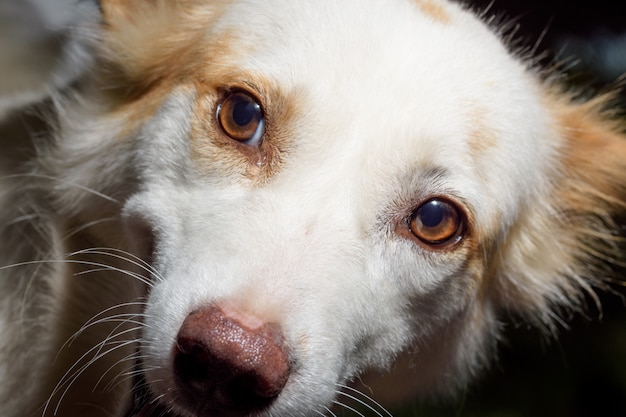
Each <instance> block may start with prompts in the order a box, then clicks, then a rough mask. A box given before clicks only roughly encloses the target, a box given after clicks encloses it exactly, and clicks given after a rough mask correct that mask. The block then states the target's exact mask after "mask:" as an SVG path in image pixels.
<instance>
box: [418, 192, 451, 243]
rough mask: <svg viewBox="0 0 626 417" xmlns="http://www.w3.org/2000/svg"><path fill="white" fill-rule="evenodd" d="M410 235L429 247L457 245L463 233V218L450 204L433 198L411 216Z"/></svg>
mask: <svg viewBox="0 0 626 417" xmlns="http://www.w3.org/2000/svg"><path fill="white" fill-rule="evenodd" d="M409 228H410V229H411V233H413V235H415V237H417V238H418V239H419V240H421V241H422V242H424V243H426V244H428V245H431V246H440V245H447V244H454V243H457V242H458V241H459V240H460V239H461V237H462V233H463V216H462V215H461V213H460V212H459V209H458V208H457V207H456V206H455V205H454V204H452V203H450V202H448V201H446V200H444V199H439V198H433V199H431V200H428V201H426V202H425V203H424V204H422V205H421V206H419V207H418V208H417V210H415V211H414V212H413V214H411V218H410V221H409Z"/></svg>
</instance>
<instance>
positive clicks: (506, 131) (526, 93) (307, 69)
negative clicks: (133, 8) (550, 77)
mask: <svg viewBox="0 0 626 417" xmlns="http://www.w3.org/2000/svg"><path fill="white" fill-rule="evenodd" d="M256 7H257V6H256V4H251V3H242V4H241V7H239V8H238V7H235V8H233V9H230V11H229V12H228V13H227V14H226V15H225V16H224V18H223V19H222V22H221V23H219V24H218V25H217V26H218V29H219V30H221V31H223V32H224V33H226V32H228V33H233V30H234V29H237V28H239V31H236V30H235V32H237V36H235V37H234V39H235V40H234V45H233V46H234V48H235V49H238V48H240V49H241V50H245V51H246V53H245V54H241V55H236V57H235V59H234V62H236V64H237V67H238V70H240V71H242V72H243V73H249V74H254V76H255V77H260V78H261V79H267V80H269V84H270V85H279V86H280V89H281V90H282V91H296V92H297V94H298V95H299V96H298V101H299V103H300V105H301V107H303V109H302V108H301V112H300V116H299V117H300V118H305V119H307V120H306V124H308V125H314V126H315V129H308V130H307V134H309V135H310V136H311V137H306V135H305V134H304V133H300V132H296V134H295V136H296V138H294V140H297V141H299V143H297V144H295V147H296V148H297V147H308V148H307V152H302V153H301V155H306V157H305V158H306V159H307V160H310V161H311V164H322V165H324V164H325V165H328V166H330V165H332V166H334V167H338V166H339V167H341V166H343V167H344V170H345V171H348V170H349V171H350V172H351V173H353V175H356V176H358V177H359V178H360V181H364V182H368V181H370V180H371V178H370V177H372V176H375V177H377V182H378V183H382V184H384V183H385V176H388V177H389V178H390V179H391V178H398V177H400V176H402V175H403V172H407V171H408V172H415V173H416V174H415V175H418V176H419V175H421V173H423V172H433V171H438V172H445V173H448V174H449V178H450V184H451V187H453V188H454V189H455V190H459V191H458V192H459V193H460V194H463V195H462V197H463V198H468V199H471V198H474V199H475V200H476V204H479V203H478V200H484V201H487V200H490V201H493V202H496V203H495V204H496V205H500V206H501V207H505V206H514V205H515V203H514V201H513V200H518V199H520V198H523V197H521V195H522V194H524V190H526V189H528V187H532V186H534V184H535V179H537V178H536V177H540V176H541V172H542V170H543V165H545V164H546V160H544V158H549V155H550V153H551V150H550V146H551V145H546V143H548V142H549V141H545V140H544V139H545V138H544V137H543V136H545V135H546V134H547V127H546V126H547V124H548V123H549V122H548V121H547V120H545V116H544V115H542V114H541V112H542V110H540V109H541V108H542V105H541V103H540V101H541V97H540V93H539V92H540V91H541V90H540V88H539V86H538V85H537V83H535V82H534V81H533V80H532V79H531V77H529V76H527V75H526V69H525V68H524V67H523V66H522V65H521V64H520V63H519V62H518V60H516V59H515V58H514V57H513V56H512V55H511V54H510V53H509V51H508V50H507V48H506V47H505V46H504V45H503V44H502V43H501V42H500V41H499V40H498V39H497V37H496V36H495V35H494V34H493V33H492V32H491V30H490V29H489V28H487V27H486V25H484V24H483V23H482V22H480V21H479V20H478V19H476V18H475V17H474V16H473V15H471V14H470V13H468V12H467V11H465V10H462V9H461V8H460V7H459V6H457V5H454V4H448V3H443V2H441V3H440V2H437V1H436V0H423V1H422V0H391V1H386V2H383V1H380V2H376V1H373V2H369V3H368V4H367V5H364V4H363V3H361V2H357V1H352V0H346V1H342V2H335V1H319V2H315V3H314V4H313V3H311V2H286V1H285V2H283V1H276V6H275V7H274V9H273V11H272V13H268V12H267V11H264V10H261V9H258V10H257V9H256ZM228 59H232V58H231V57H229V58H228ZM232 63H233V62H232V61H231V62H230V64H232ZM269 90H270V94H271V88H270V89H269ZM305 130H306V129H305ZM299 134H300V135H302V137H297V136H298V135H299ZM316 150H317V151H319V152H318V154H319V155H323V158H322V157H321V156H320V158H318V159H315V151H316ZM348 150H349V152H348ZM303 162H305V161H302V160H299V161H296V162H295V163H296V164H301V163H303ZM355 164H358V166H357V165H355ZM362 168H366V169H362ZM335 170H337V168H335ZM521 171H526V174H525V175H523V176H521V175H519V174H520V172H521ZM299 172H303V170H302V169H301V168H299ZM294 174H295V173H294V172H290V173H289V178H290V181H293V180H294V178H293V175H294ZM344 174H345V173H342V175H344ZM405 176H406V175H405ZM405 179H406V178H405ZM405 183H406V181H405ZM385 186H388V184H387V185H381V187H385ZM485 197H486V198H485ZM507 199H508V200H510V201H504V200H507Z"/></svg>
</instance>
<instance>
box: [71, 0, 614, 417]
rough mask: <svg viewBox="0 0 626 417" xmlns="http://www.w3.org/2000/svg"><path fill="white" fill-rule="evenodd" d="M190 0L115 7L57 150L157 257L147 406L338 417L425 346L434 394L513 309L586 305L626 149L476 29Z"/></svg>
mask: <svg viewBox="0 0 626 417" xmlns="http://www.w3.org/2000/svg"><path fill="white" fill-rule="evenodd" d="M126 3H128V4H126ZM130 3H132V5H130ZM172 3H174V2H166V1H157V2H148V1H143V0H137V1H135V2H122V1H113V0H108V1H107V0H104V1H102V9H103V16H104V17H103V20H104V23H105V24H104V25H103V27H104V30H103V32H104V33H103V35H102V39H101V44H102V51H103V52H102V54H103V56H104V62H105V64H106V65H103V66H104V67H106V69H105V70H103V71H101V72H98V73H97V74H96V76H95V77H94V80H95V81H94V84H92V85H91V86H89V85H88V86H87V87H86V88H85V91H86V92H85V96H86V97H90V94H91V95H97V97H98V98H97V100H91V101H92V102H97V105H93V108H92V107H89V106H87V107H84V104H81V106H83V107H82V108H81V111H80V112H76V113H77V114H78V115H79V116H77V118H78V117H80V118H81V121H80V124H81V125H82V126H84V128H81V129H79V130H76V129H74V130H72V129H71V127H72V126H74V124H72V123H70V122H67V123H66V125H67V126H69V127H68V132H69V133H67V132H66V134H65V136H63V134H61V137H60V139H59V140H60V143H61V145H60V146H61V149H63V147H65V148H67V149H70V147H71V148H72V149H71V150H72V154H73V155H76V162H73V163H72V165H73V166H74V168H75V169H74V170H73V172H72V173H71V174H67V175H74V176H75V178H74V179H73V181H72V182H73V183H76V182H77V181H76V178H78V177H81V181H84V183H85V184H86V185H87V186H89V187H90V188H92V189H100V190H102V192H106V193H110V194H114V193H116V194H115V195H116V197H118V196H122V198H121V200H122V201H124V204H123V210H122V215H123V216H124V218H125V219H126V221H127V223H128V225H129V228H128V232H127V233H126V235H125V237H124V239H128V240H131V241H133V242H135V243H136V244H137V247H138V253H139V254H141V255H142V256H145V258H146V259H149V260H150V261H151V265H152V268H153V273H152V274H151V277H150V279H151V284H150V289H149V295H148V299H147V307H146V310H145V326H144V327H143V330H142V343H141V346H140V352H141V354H140V356H141V358H142V360H141V365H142V369H143V374H144V375H145V380H146V382H147V383H148V385H149V388H150V393H151V396H152V397H151V398H153V399H155V401H156V403H157V404H160V405H159V406H158V407H156V409H155V410H154V411H152V409H153V408H154V404H155V401H149V402H148V405H146V406H145V408H143V409H141V410H140V411H138V413H139V414H140V415H142V416H144V415H149V414H150V413H151V412H154V413H155V415H160V414H158V413H160V412H163V411H164V410H169V412H171V413H172V415H174V416H177V417H178V416H180V417H187V416H189V417H191V416H209V415H233V416H244V415H252V414H258V413H262V412H266V413H267V415H291V414H298V415H315V414H316V413H318V412H319V413H324V412H325V410H326V407H328V406H330V404H331V403H332V401H333V398H334V397H335V395H336V393H337V391H339V390H340V389H341V387H342V386H343V385H344V384H348V383H349V381H350V380H351V379H352V378H354V377H356V376H357V375H359V374H360V373H362V372H363V371H365V370H366V369H369V368H373V367H374V368H377V367H380V368H384V367H386V366H389V365H390V364H391V363H393V361H394V360H395V359H396V358H397V356H398V355H399V354H400V353H402V352H404V351H407V350H410V351H411V352H413V353H414V354H415V355H416V356H415V359H414V360H415V364H417V365H416V366H417V370H416V374H417V375H418V376H417V377H416V378H417V379H418V380H419V381H418V382H416V384H417V385H419V386H420V387H422V388H423V390H424V391H429V390H431V389H432V390H435V389H438V388H441V387H443V386H445V385H450V384H452V385H454V384H456V383H458V381H464V380H465V378H466V376H467V375H470V374H471V373H472V372H473V371H474V370H476V369H477V368H479V367H480V366H481V365H482V364H483V363H484V356H486V355H487V354H488V353H489V351H490V349H491V347H492V344H493V340H495V338H496V337H497V330H498V329H497V327H498V326H497V318H496V314H497V313H498V312H499V311H500V310H503V309H507V310H512V311H515V312H520V313H522V314H526V315H528V316H530V317H531V318H533V319H534V320H536V321H537V322H545V324H547V325H548V326H549V317H550V316H551V315H552V314H553V313H552V312H551V310H550V309H549V306H550V305H552V304H554V303H560V304H562V305H564V306H566V307H568V306H570V305H574V304H576V300H577V294H578V291H577V288H578V287H579V286H580V283H581V282H582V278H581V265H582V264H583V263H584V262H585V260H586V258H585V249H584V246H585V245H586V244H587V243H588V242H587V241H584V240H583V236H582V233H584V230H583V229H584V225H586V224H588V223H589V222H590V220H589V219H588V218H587V217H586V216H585V214H584V213H586V212H587V211H592V209H591V206H592V204H591V203H590V201H593V199H594V198H595V197H596V196H594V197H591V196H587V194H585V192H586V191H587V190H586V188H589V189H591V188H598V187H597V186H596V184H595V183H594V181H605V180H606V184H605V185H604V186H602V187H600V191H599V192H598V195H597V201H598V204H599V206H598V207H602V208H601V210H606V207H608V203H606V202H605V201H608V200H610V199H611V198H613V199H614V200H615V199H619V198H621V197H618V195H617V193H618V192H617V185H615V186H613V185H611V181H610V177H611V176H613V177H616V176H617V175H619V176H621V178H623V176H624V175H625V174H624V170H623V169H622V168H623V166H622V165H620V164H621V162H619V161H620V158H619V155H624V146H623V144H622V143H619V142H618V141H617V140H615V139H616V137H617V133H612V131H611V129H610V127H608V125H607V126H604V125H602V124H601V122H600V121H599V118H598V117H597V116H596V115H595V113H594V112H591V111H590V109H591V107H590V106H586V107H585V106H577V105H573V104H570V103H569V102H568V101H567V100H565V99H563V100H560V99H557V98H556V96H555V95H554V94H553V92H552V91H549V90H548V89H546V87H545V86H543V85H542V84H541V83H540V82H539V81H537V79H536V78H535V77H534V76H533V75H531V73H530V72H529V71H528V69H527V68H526V67H525V66H524V65H522V64H521V63H520V62H519V61H518V60H517V59H515V58H514V57H512V56H511V54H510V53H509V52H508V51H507V49H506V47H505V46H504V45H503V44H502V43H501V42H500V41H499V40H498V39H497V37H496V35H494V34H493V33H492V32H491V31H490V30H489V29H488V28H487V27H486V26H485V25H484V24H483V23H481V22H480V21H479V20H478V19H477V18H476V17H474V16H473V15H471V14H470V13H469V12H467V11H464V10H461V9H460V8H459V7H458V6H457V5H453V4H448V3H443V2H438V1H434V0H420V1H418V0H414V1H410V0H390V1H387V2H382V1H371V2H367V3H364V2H362V1H352V0H347V1H341V2H336V1H318V2H315V3H308V2H294V1H281V0H276V1H264V2H253V1H216V2H206V3H207V4H204V3H205V2H202V1H191V0H190V1H184V2H175V3H176V4H172ZM93 86H96V87H98V88H91V87H93ZM104 87H107V88H104ZM122 91H123V92H124V94H122ZM574 122H575V123H577V125H576V126H574V125H573V124H572V123H574ZM74 123H76V120H74ZM85 131H90V132H91V133H88V134H85V135H83V133H82V132H85ZM61 132H63V125H62V127H61ZM78 134H81V135H83V136H81V137H80V140H79V139H78ZM587 137H589V138H587ZM583 142H584V144H583ZM587 142H589V143H590V144H589V145H587V144H586V143H587ZM591 142H592V143H591ZM596 144H598V145H600V146H598V147H594V146H595V145H596ZM596 148H598V149H599V150H597V151H596V150H594V149H596ZM103 149H104V150H105V151H104V152H103ZM599 152H602V156H600V155H599ZM68 155H69V152H68ZM103 155H104V156H103ZM611 155H613V156H611ZM597 159H602V160H603V161H602V163H600V162H598V167H596V166H595V165H594V164H595V163H594V162H593V161H595V160H597ZM97 164H99V166H102V167H104V166H107V167H108V168H106V169H107V170H110V171H107V172H113V173H115V172H123V173H124V175H119V177H118V178H115V177H113V176H111V177H108V175H107V178H106V179H103V178H102V174H101V172H97V169H94V166H97ZM592 166H593V167H594V168H593V172H590V173H588V174H586V175H581V174H580V171H581V170H584V169H587V168H589V167H592ZM111 167H113V168H111ZM90 173H91V174H90ZM94 174H95V175H94ZM129 178H132V181H128V179H129ZM572 178H573V179H572ZM615 182H616V183H618V181H617V180H616V181H615ZM131 183H132V184H134V185H132V186H130V185H129V184H131ZM583 184H584V186H583ZM79 194H80V190H74V193H73V194H68V196H66V197H65V198H67V199H68V200H69V199H72V202H73V203H72V204H73V205H74V206H77V207H78V206H80V205H81V203H80V202H81V201H83V202H85V203H84V204H83V206H89V205H90V203H88V202H86V201H87V200H89V199H90V198H92V197H91V196H88V195H86V194H85V195H79ZM594 204H595V203H594ZM90 216H92V214H83V218H84V219H86V218H89V217H90ZM83 221H84V220H83ZM594 224H596V225H599V224H600V222H597V223H594ZM566 226H567V227H566ZM570 226H571V227H570ZM600 233H602V232H601V231H600ZM375 394H376V393H374V395H375Z"/></svg>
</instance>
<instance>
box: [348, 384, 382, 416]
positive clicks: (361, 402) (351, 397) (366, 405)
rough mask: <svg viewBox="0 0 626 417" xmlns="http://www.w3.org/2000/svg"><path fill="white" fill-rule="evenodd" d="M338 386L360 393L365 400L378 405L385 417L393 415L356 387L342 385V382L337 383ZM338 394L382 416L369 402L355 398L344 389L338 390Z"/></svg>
mask: <svg viewBox="0 0 626 417" xmlns="http://www.w3.org/2000/svg"><path fill="white" fill-rule="evenodd" d="M337 386H338V387H340V388H341V389H342V390H348V391H351V392H353V393H355V394H357V395H360V396H361V397H363V398H365V400H366V401H369V402H370V403H372V404H374V406H376V407H378V409H380V410H382V412H383V413H385V415H386V416H387V417H393V415H392V414H391V413H390V412H389V410H387V409H386V408H385V407H383V406H382V405H381V404H380V403H378V402H377V401H376V400H374V399H373V398H372V397H370V396H369V395H367V394H365V393H363V392H361V391H359V390H358V389H356V388H352V387H350V386H348V385H344V384H337ZM338 394H340V395H343V396H346V397H348V398H350V399H352V400H354V401H356V402H358V403H359V404H362V405H364V406H365V407H367V408H369V409H370V410H372V411H373V412H375V413H376V415H378V416H379V417H384V416H383V414H382V413H381V412H380V411H378V410H377V409H375V408H374V407H372V406H371V405H370V404H368V403H367V402H366V401H363V400H361V399H359V398H356V397H355V396H353V395H350V394H348V393H346V392H344V391H339V392H338Z"/></svg>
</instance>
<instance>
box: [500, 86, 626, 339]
mask: <svg viewBox="0 0 626 417" xmlns="http://www.w3.org/2000/svg"><path fill="white" fill-rule="evenodd" d="M559 97H563V95H562V93H557V94H554V95H552V94H551V95H549V96H548V98H547V100H546V103H547V108H548V109H549V110H550V111H551V112H552V113H553V115H554V120H555V127H556V128H557V133H559V136H560V139H561V141H562V142H561V143H560V148H559V150H558V151H559V155H558V157H557V158H558V159H555V161H554V162H555V165H554V167H553V168H554V177H555V179H554V180H553V181H552V183H553V185H552V189H553V191H552V193H550V194H548V195H545V196H537V199H536V200H535V201H530V202H528V206H527V207H525V208H523V209H522V212H521V214H520V218H519V219H518V221H517V222H516V224H515V225H513V227H512V228H511V230H510V231H509V233H508V236H507V237H506V241H505V245H504V246H502V247H501V248H500V249H499V250H498V253H497V254H496V256H494V258H495V259H496V261H497V262H496V265H495V270H494V274H497V275H498V276H497V278H498V281H497V282H494V286H493V287H492V288H491V290H495V291H496V293H497V294H498V295H497V296H496V299H497V303H498V304H500V305H506V306H508V308H509V309H511V310H513V311H518V312H521V313H522V314H524V315H526V316H528V317H529V318H530V319H533V320H534V321H535V323H536V324H539V325H542V326H544V327H546V328H548V329H552V328H553V326H554V317H555V313H554V310H553V309H552V308H551V307H554V306H559V307H561V308H565V309H576V308H578V307H579V306H580V304H581V301H582V294H583V292H587V293H588V294H590V295H592V296H593V288H594V287H602V286H604V285H605V282H604V281H603V280H604V279H605V278H603V277H606V276H609V275H610V274H607V271H608V269H609V266H610V263H611V262H612V261H615V260H617V259H619V255H620V254H619V250H620V248H619V244H618V243H617V242H619V241H620V239H621V238H619V237H618V235H619V234H623V231H621V230H620V229H619V227H617V225H616V224H615V222H614V216H618V215H620V213H624V211H625V210H626V136H625V135H624V133H623V131H622V130H621V128H620V126H619V124H618V123H617V122H616V121H614V120H615V119H614V118H612V117H611V115H606V114H603V111H602V109H603V108H604V107H605V106H606V104H607V100H606V98H605V99H598V100H594V101H590V102H587V103H575V102H573V101H572V100H571V99H569V98H567V97H565V98H559ZM622 242H623V240H622Z"/></svg>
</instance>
